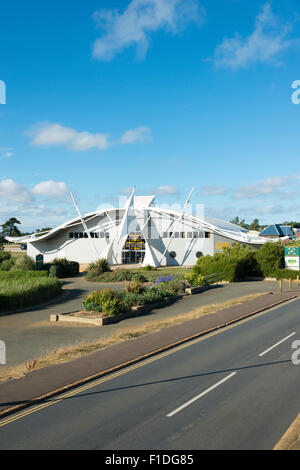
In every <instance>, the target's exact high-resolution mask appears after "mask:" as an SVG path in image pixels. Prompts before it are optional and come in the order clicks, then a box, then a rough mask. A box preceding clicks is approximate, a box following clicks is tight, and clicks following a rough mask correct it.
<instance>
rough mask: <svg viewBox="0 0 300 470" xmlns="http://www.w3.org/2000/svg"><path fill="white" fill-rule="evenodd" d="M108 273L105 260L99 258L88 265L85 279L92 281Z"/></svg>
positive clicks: (108, 268) (108, 269)
mask: <svg viewBox="0 0 300 470" xmlns="http://www.w3.org/2000/svg"><path fill="white" fill-rule="evenodd" d="M109 271H110V267H109V264H108V262H107V260H106V259H105V258H100V259H98V260H97V261H95V262H94V263H90V264H89V267H88V270H87V278H88V279H90V280H92V279H94V278H97V277H98V276H101V274H103V273H108V272H109Z"/></svg>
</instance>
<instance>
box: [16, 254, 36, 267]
mask: <svg viewBox="0 0 300 470" xmlns="http://www.w3.org/2000/svg"><path fill="white" fill-rule="evenodd" d="M34 267H35V264H34V261H33V260H32V259H31V258H29V256H27V255H21V256H17V257H16V258H15V262H14V266H13V269H19V270H23V271H33V270H34Z"/></svg>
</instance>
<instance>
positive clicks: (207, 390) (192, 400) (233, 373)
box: [167, 372, 236, 418]
mask: <svg viewBox="0 0 300 470" xmlns="http://www.w3.org/2000/svg"><path fill="white" fill-rule="evenodd" d="M235 374H236V372H232V374H229V375H227V377H225V378H224V379H222V380H220V381H219V382H217V383H216V384H215V385H213V386H212V387H209V388H208V389H206V390H204V392H202V393H200V394H199V395H197V396H196V397H194V398H192V399H191V400H189V401H187V402H186V403H184V404H183V405H181V406H179V408H176V410H174V411H171V413H169V414H167V417H168V418H171V417H172V416H174V415H175V414H176V413H178V412H179V411H181V410H183V409H184V408H186V407H187V406H189V405H190V404H191V403H194V401H196V400H199V398H201V397H203V396H204V395H206V394H207V393H209V392H211V391H212V390H213V389H214V388H216V387H218V386H219V385H221V384H222V383H224V382H226V380H228V379H230V378H231V377H233V376H234V375H235Z"/></svg>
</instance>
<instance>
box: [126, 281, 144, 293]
mask: <svg viewBox="0 0 300 470" xmlns="http://www.w3.org/2000/svg"><path fill="white" fill-rule="evenodd" d="M143 290H144V285H143V283H142V282H140V281H133V282H130V284H128V286H126V288H125V292H126V293H133V294H141V293H142V292H143Z"/></svg>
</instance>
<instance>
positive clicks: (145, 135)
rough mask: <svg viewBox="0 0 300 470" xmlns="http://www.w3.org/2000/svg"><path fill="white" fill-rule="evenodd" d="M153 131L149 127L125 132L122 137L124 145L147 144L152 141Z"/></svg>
mask: <svg viewBox="0 0 300 470" xmlns="http://www.w3.org/2000/svg"><path fill="white" fill-rule="evenodd" d="M151 138H152V137H151V130H150V129H149V127H144V126H141V127H136V128H135V129H133V130H129V131H126V132H124V134H123V135H122V137H121V143H122V144H133V143H135V142H147V141H150V140H151Z"/></svg>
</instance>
